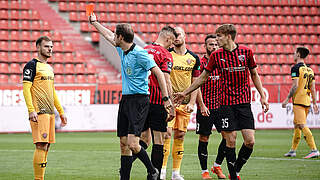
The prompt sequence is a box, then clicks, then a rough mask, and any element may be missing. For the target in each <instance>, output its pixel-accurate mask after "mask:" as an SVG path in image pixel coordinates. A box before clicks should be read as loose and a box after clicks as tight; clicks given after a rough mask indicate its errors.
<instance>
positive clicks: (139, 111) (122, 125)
mask: <svg viewBox="0 0 320 180" xmlns="http://www.w3.org/2000/svg"><path fill="white" fill-rule="evenodd" d="M149 105H150V104H149V96H148V95H142V94H134V95H123V96H122V98H121V101H120V103H119V111H118V122H117V136H118V137H121V136H127V135H128V134H134V135H136V136H140V135H141V131H142V128H143V125H144V122H145V121H146V118H147V115H148V111H149Z"/></svg>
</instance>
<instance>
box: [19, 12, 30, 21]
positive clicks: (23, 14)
mask: <svg viewBox="0 0 320 180" xmlns="http://www.w3.org/2000/svg"><path fill="white" fill-rule="evenodd" d="M31 17H32V16H30V14H29V11H21V19H23V20H30V19H32V18H31Z"/></svg>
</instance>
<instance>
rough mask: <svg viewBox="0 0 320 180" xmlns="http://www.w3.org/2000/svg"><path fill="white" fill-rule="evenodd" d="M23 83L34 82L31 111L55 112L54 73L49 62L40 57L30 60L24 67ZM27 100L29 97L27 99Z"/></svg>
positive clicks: (31, 89)
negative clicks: (41, 59)
mask: <svg viewBox="0 0 320 180" xmlns="http://www.w3.org/2000/svg"><path fill="white" fill-rule="evenodd" d="M23 84H24V86H25V85H27V84H32V85H31V88H30V91H31V101H32V105H33V107H32V106H31V107H28V110H29V112H30V111H35V112H37V113H38V114H53V113H54V104H55V102H54V101H55V89H54V73H53V69H52V67H51V66H50V65H49V64H47V63H42V62H41V61H39V60H38V59H32V60H31V61H29V62H28V63H27V64H26V65H25V67H24V68H23ZM25 99H26V97H25ZM27 101H28V99H26V102H27ZM27 106H28V103H27ZM59 113H60V112H59Z"/></svg>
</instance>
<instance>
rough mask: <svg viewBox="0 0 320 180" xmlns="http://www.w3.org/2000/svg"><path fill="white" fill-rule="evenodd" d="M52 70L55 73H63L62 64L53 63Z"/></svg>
mask: <svg viewBox="0 0 320 180" xmlns="http://www.w3.org/2000/svg"><path fill="white" fill-rule="evenodd" d="M53 71H54V73H55V74H63V73H64V67H63V64H54V65H53Z"/></svg>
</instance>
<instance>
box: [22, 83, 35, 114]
mask: <svg viewBox="0 0 320 180" xmlns="http://www.w3.org/2000/svg"><path fill="white" fill-rule="evenodd" d="M31 86H32V82H30V81H24V82H23V96H24V100H25V102H26V106H27V109H28V112H29V113H31V112H34V111H35V108H34V106H33V104H32V96H31V90H30V89H31Z"/></svg>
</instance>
